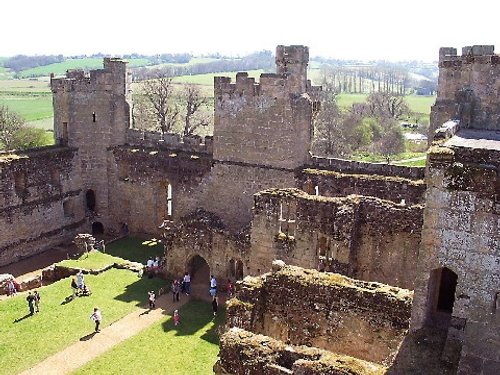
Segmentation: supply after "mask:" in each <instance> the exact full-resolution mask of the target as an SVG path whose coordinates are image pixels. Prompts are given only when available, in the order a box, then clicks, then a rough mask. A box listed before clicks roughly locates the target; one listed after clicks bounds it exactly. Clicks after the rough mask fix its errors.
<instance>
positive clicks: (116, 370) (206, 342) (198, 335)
mask: <svg viewBox="0 0 500 375" xmlns="http://www.w3.org/2000/svg"><path fill="white" fill-rule="evenodd" d="M179 312H180V315H181V324H180V325H179V326H177V327H176V326H174V324H173V321H172V318H171V317H167V318H166V319H164V320H163V321H161V322H158V323H156V324H154V325H153V326H151V327H149V328H147V329H146V330H144V331H143V332H141V333H139V334H138V335H136V336H133V337H131V338H129V339H128V340H126V341H124V342H122V343H121V344H118V345H117V346H115V347H114V348H113V349H111V350H110V351H108V352H106V353H105V354H103V355H102V356H100V357H99V358H97V359H95V360H94V361H92V362H90V363H89V364H87V365H86V366H84V367H82V368H81V369H79V370H77V371H76V372H74V374H117V375H118V374H133V373H138V374H172V375H174V374H175V375H184V374H185V375H197V374H199V375H207V374H212V373H213V371H212V367H213V365H214V364H215V361H216V360H217V354H218V352H219V346H218V344H219V341H218V336H217V332H216V330H217V327H218V325H219V324H221V322H223V314H220V315H219V316H217V318H216V319H215V320H213V319H212V318H213V317H212V308H211V305H210V303H207V302H201V301H190V302H189V303H187V304H186V305H184V306H183V307H182V308H181V309H180V310H179ZM131 354H133V355H131Z"/></svg>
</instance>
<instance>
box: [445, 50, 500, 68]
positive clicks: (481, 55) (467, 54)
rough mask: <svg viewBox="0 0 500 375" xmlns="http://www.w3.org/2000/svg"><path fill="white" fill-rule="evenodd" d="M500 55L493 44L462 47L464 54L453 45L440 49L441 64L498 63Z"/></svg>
mask: <svg viewBox="0 0 500 375" xmlns="http://www.w3.org/2000/svg"><path fill="white" fill-rule="evenodd" d="M499 62H500V57H499V56H498V55H496V54H495V46H493V45H474V46H465V47H462V55H458V54H457V49H456V48H453V47H441V48H440V49H439V64H440V66H441V65H443V66H448V65H455V66H459V65H461V64H472V63H480V64H488V63H490V64H498V63H499Z"/></svg>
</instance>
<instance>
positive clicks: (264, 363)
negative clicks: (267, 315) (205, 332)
mask: <svg viewBox="0 0 500 375" xmlns="http://www.w3.org/2000/svg"><path fill="white" fill-rule="evenodd" d="M220 346H221V350H220V352H219V360H218V362H217V363H216V365H215V366H214V372H215V374H217V375H227V374H246V375H292V374H296V375H324V374H331V375H343V374H350V375H364V374H372V375H381V374H384V373H385V372H386V368H384V367H383V366H380V365H377V364H375V363H373V362H368V361H363V360H360V359H357V358H353V357H349V356H345V355H340V354H336V353H332V352H328V351H326V350H321V349H317V348H309V347H306V346H291V345H289V344H286V343H284V342H282V341H279V340H275V339H273V338H272V337H269V336H264V335H257V334H254V333H252V332H248V331H245V330H242V329H239V328H231V329H230V330H229V331H228V332H226V333H224V334H223V335H222V337H221V344H220Z"/></svg>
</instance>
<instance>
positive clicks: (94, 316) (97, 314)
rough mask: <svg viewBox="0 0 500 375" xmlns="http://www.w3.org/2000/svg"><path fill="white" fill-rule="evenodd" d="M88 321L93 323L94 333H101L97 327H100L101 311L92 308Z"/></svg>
mask: <svg viewBox="0 0 500 375" xmlns="http://www.w3.org/2000/svg"><path fill="white" fill-rule="evenodd" d="M90 319H91V320H93V321H94V322H95V330H94V331H95V332H101V330H100V329H99V326H100V325H101V321H102V314H101V310H99V309H98V308H97V307H94V312H93V313H92V314H91V315H90Z"/></svg>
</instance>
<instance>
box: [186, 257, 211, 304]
mask: <svg viewBox="0 0 500 375" xmlns="http://www.w3.org/2000/svg"><path fill="white" fill-rule="evenodd" d="M186 269H187V272H189V274H190V275H191V293H192V294H193V295H194V296H196V297H207V296H209V294H208V290H209V288H210V266H209V265H208V263H207V261H206V260H205V259H204V258H203V257H201V256H200V255H195V256H193V257H192V258H191V259H190V260H189V261H188V263H187V267H186Z"/></svg>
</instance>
